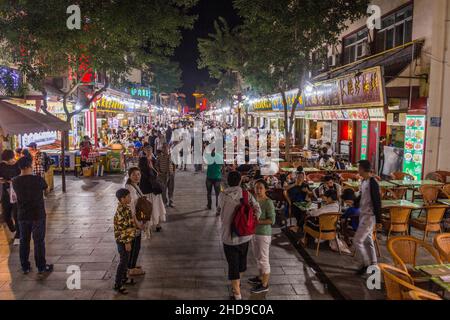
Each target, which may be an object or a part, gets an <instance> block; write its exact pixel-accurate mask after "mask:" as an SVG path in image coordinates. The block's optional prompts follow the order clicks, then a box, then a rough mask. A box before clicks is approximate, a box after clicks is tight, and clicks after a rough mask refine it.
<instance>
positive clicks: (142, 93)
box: [129, 87, 152, 100]
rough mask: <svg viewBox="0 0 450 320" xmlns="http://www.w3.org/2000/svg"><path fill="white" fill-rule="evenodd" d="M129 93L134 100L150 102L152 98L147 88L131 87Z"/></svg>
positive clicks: (150, 91)
mask: <svg viewBox="0 0 450 320" xmlns="http://www.w3.org/2000/svg"><path fill="white" fill-rule="evenodd" d="M129 92H130V95H131V96H132V97H133V98H134V99H140V100H150V99H151V98H152V90H151V89H150V88H147V87H132V88H130V89H129Z"/></svg>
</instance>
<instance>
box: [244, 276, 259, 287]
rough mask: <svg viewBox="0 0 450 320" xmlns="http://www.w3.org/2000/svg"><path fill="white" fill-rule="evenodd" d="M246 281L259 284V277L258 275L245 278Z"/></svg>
mask: <svg viewBox="0 0 450 320" xmlns="http://www.w3.org/2000/svg"><path fill="white" fill-rule="evenodd" d="M247 282H248V283H250V284H254V285H258V284H261V279H260V278H259V277H254V278H250V279H248V280H247Z"/></svg>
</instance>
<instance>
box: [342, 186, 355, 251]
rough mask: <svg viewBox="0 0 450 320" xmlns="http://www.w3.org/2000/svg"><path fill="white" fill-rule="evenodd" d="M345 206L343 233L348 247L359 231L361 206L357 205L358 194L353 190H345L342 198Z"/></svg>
mask: <svg viewBox="0 0 450 320" xmlns="http://www.w3.org/2000/svg"><path fill="white" fill-rule="evenodd" d="M341 199H342V201H343V203H344V206H343V212H344V214H343V215H342V217H341V225H342V226H343V227H342V229H341V231H342V235H343V236H344V240H345V242H346V243H347V245H349V246H350V245H351V241H350V237H351V236H353V235H354V234H355V232H356V230H357V229H358V224H359V204H358V203H357V201H356V200H357V199H356V193H355V191H354V190H353V189H345V190H344V191H343V192H342V197H341Z"/></svg>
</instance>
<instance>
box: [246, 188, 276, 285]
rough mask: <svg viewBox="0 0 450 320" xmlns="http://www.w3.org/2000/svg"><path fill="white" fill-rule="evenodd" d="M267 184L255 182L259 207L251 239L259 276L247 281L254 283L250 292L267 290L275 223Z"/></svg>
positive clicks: (273, 207) (273, 208) (273, 209)
mask: <svg viewBox="0 0 450 320" xmlns="http://www.w3.org/2000/svg"><path fill="white" fill-rule="evenodd" d="M267 190H268V185H267V183H266V182H265V181H264V180H258V181H256V182H255V194H256V200H257V201H258V203H259V207H260V208H261V215H260V216H259V219H258V226H257V227H256V233H255V237H254V238H253V240H252V245H253V254H254V256H255V259H256V265H257V266H258V270H259V276H257V277H254V278H251V279H249V280H248V282H249V283H250V284H252V285H255V286H254V287H253V288H252V289H251V292H252V293H263V292H267V291H269V277H270V262H269V248H270V243H271V242H272V225H273V224H274V223H275V206H274V205H273V201H272V200H271V199H270V198H269V197H267V194H266V192H267Z"/></svg>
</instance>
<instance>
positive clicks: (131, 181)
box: [125, 167, 145, 276]
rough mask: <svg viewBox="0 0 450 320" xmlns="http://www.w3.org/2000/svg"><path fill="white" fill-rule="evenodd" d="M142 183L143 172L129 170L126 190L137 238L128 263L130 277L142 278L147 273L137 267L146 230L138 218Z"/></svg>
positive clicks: (134, 169) (135, 169)
mask: <svg viewBox="0 0 450 320" xmlns="http://www.w3.org/2000/svg"><path fill="white" fill-rule="evenodd" d="M140 182H141V171H140V170H139V168H136V167H133V168H130V169H129V170H128V180H127V182H126V184H125V188H126V189H127V190H128V191H130V195H131V204H130V207H131V212H132V214H133V220H134V223H135V224H136V236H135V238H134V239H133V242H132V243H131V253H130V260H129V261H128V274H129V275H130V276H141V275H144V274H145V272H144V271H143V270H142V267H141V266H137V265H136V264H137V259H138V257H139V252H140V250H141V240H142V235H141V230H143V229H144V224H143V223H141V222H139V221H138V219H137V218H136V204H137V202H138V200H139V198H140V197H143V196H144V194H143V192H142V190H141V189H140V187H139V183H140Z"/></svg>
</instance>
